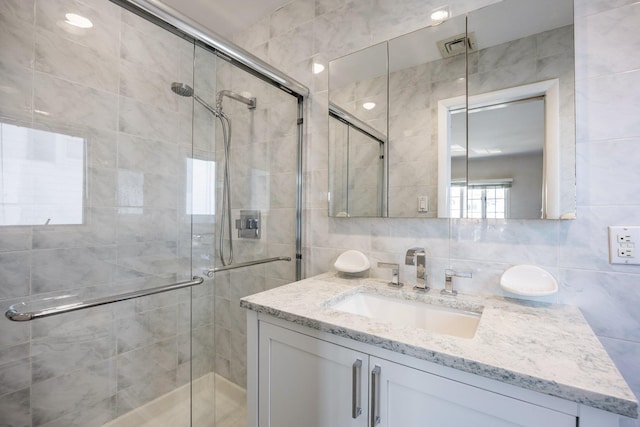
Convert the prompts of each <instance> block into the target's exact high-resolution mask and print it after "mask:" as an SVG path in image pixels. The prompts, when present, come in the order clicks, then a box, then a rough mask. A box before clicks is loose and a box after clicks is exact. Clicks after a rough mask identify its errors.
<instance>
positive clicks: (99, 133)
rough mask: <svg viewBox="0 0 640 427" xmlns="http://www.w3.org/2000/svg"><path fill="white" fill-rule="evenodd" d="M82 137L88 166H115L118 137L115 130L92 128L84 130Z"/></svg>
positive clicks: (107, 167) (109, 167)
mask: <svg viewBox="0 0 640 427" xmlns="http://www.w3.org/2000/svg"><path fill="white" fill-rule="evenodd" d="M83 137H84V138H85V141H86V144H87V145H86V153H87V165H88V166H89V167H90V168H105V169H113V168H115V167H116V158H117V150H116V142H117V139H118V134H117V133H116V132H114V131H108V130H96V129H92V130H89V131H86V132H84V135H83Z"/></svg>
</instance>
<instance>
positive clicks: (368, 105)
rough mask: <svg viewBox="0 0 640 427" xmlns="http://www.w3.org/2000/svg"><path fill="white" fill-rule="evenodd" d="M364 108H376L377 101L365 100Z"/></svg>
mask: <svg viewBox="0 0 640 427" xmlns="http://www.w3.org/2000/svg"><path fill="white" fill-rule="evenodd" d="M362 108H364V109H365V110H373V109H374V108H376V103H375V102H365V103H364V104H362Z"/></svg>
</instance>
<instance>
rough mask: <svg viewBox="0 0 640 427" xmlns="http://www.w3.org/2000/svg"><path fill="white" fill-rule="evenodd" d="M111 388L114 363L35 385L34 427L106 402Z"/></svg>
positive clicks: (85, 369)
mask: <svg viewBox="0 0 640 427" xmlns="http://www.w3.org/2000/svg"><path fill="white" fill-rule="evenodd" d="M114 389H115V362H114V361H113V360H110V361H105V362H102V363H99V364H96V365H94V366H91V367H87V368H82V369H78V370H77V371H74V372H72V373H69V374H66V375H62V376H60V377H56V378H52V379H49V380H46V381H42V382H39V383H35V384H33V385H32V387H31V410H32V411H33V425H34V426H39V425H43V424H45V423H47V422H51V421H54V420H56V419H58V418H60V417H63V416H65V415H66V414H68V413H70V412H74V411H77V410H78V409H80V408H82V407H92V406H94V405H97V404H99V403H100V402H103V401H105V400H109V399H110V397H111V396H112V395H113V394H114Z"/></svg>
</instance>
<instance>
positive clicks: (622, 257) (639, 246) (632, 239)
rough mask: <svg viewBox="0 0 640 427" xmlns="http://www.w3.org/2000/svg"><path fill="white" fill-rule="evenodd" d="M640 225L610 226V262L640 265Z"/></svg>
mask: <svg viewBox="0 0 640 427" xmlns="http://www.w3.org/2000/svg"><path fill="white" fill-rule="evenodd" d="M639 250H640V226H609V264H630V265H633V264H635V265H640V256H639V255H640V252H638V251H639Z"/></svg>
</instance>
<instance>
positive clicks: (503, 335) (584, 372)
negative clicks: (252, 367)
mask: <svg viewBox="0 0 640 427" xmlns="http://www.w3.org/2000/svg"><path fill="white" fill-rule="evenodd" d="M361 291H366V292H370V293H377V294H382V295H387V296H393V297H400V298H404V299H412V300H419V301H424V302H427V303H430V304H436V305H442V306H448V307H453V308H461V309H466V310H472V311H479V310H481V311H482V317H481V319H480V323H479V325H478V329H477V331H476V334H475V336H474V337H473V338H459V337H454V336H449V335H442V334H436V333H431V332H429V331H426V330H423V329H417V328H409V327H401V326H393V325H391V324H388V323H385V322H381V321H376V320H373V319H369V318H367V317H363V316H359V315H355V314H350V313H345V312H341V311H338V310H335V309H332V308H331V307H330V305H331V304H333V303H335V302H337V301H340V300H341V299H344V298H346V297H348V296H349V295H352V294H354V293H357V292H361ZM240 304H241V306H242V307H244V308H247V309H250V310H253V311H256V312H259V313H265V314H269V315H272V316H275V317H277V318H280V319H284V320H287V321H291V322H295V323H297V324H301V325H304V326H307V327H310V328H313V329H317V330H321V331H324V332H329V333H332V334H335V335H339V336H343V337H346V338H350V339H353V340H356V341H360V342H364V343H369V344H372V345H375V346H377V347H381V348H384V349H387V350H391V351H395V352H399V353H402V354H406V355H409V356H413V357H416V358H419V359H423V360H427V361H430V362H433V363H437V364H440V365H443V366H447V367H451V368H454V369H458V370H461V371H465V372H469V373H472V374H476V375H479V376H483V377H486V378H490V379H493V380H497V381H501V382H503V383H507V384H512V385H515V386H518V387H522V388H525V389H529V390H533V391H537V392H540V393H544V394H548V395H551V396H557V397H560V398H563V399H566V400H570V401H573V402H577V403H581V404H584V405H587V406H591V407H594V408H598V409H603V410H605V411H608V412H613V413H616V414H620V415H625V416H628V417H634V418H635V417H637V415H638V402H637V400H636V398H635V396H634V395H633V393H632V392H631V390H630V389H629V386H628V385H627V384H626V382H625V381H624V379H623V378H622V376H621V375H620V373H619V372H618V370H617V369H616V367H615V365H614V364H613V362H612V361H611V359H610V358H609V356H608V355H607V353H606V351H605V350H604V348H603V347H602V345H601V344H600V342H599V341H598V338H597V337H596V336H595V334H594V333H593V331H592V330H591V328H590V327H589V325H588V324H587V322H586V320H585V319H584V317H583V316H582V313H581V312H580V310H579V309H578V308H577V307H572V306H567V305H556V304H542V303H533V302H527V301H520V300H509V299H505V298H499V297H481V296H471V295H462V294H460V295H458V296H456V297H449V296H441V295H440V294H439V293H438V292H437V291H433V290H432V291H430V292H429V293H426V294H424V293H419V292H415V291H413V290H412V289H411V288H410V287H408V286H405V287H404V288H402V289H393V288H390V287H388V286H387V285H386V283H385V282H383V281H380V280H376V279H364V278H360V279H357V278H353V279H352V278H343V277H339V276H337V275H336V274H335V273H326V274H322V275H319V276H316V277H313V278H309V279H306V280H302V281H299V282H294V283H290V284H288V285H285V286H281V287H278V288H275V289H272V290H269V291H266V292H261V293H259V294H255V295H251V296H248V297H245V298H242V299H241V301H240Z"/></svg>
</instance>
